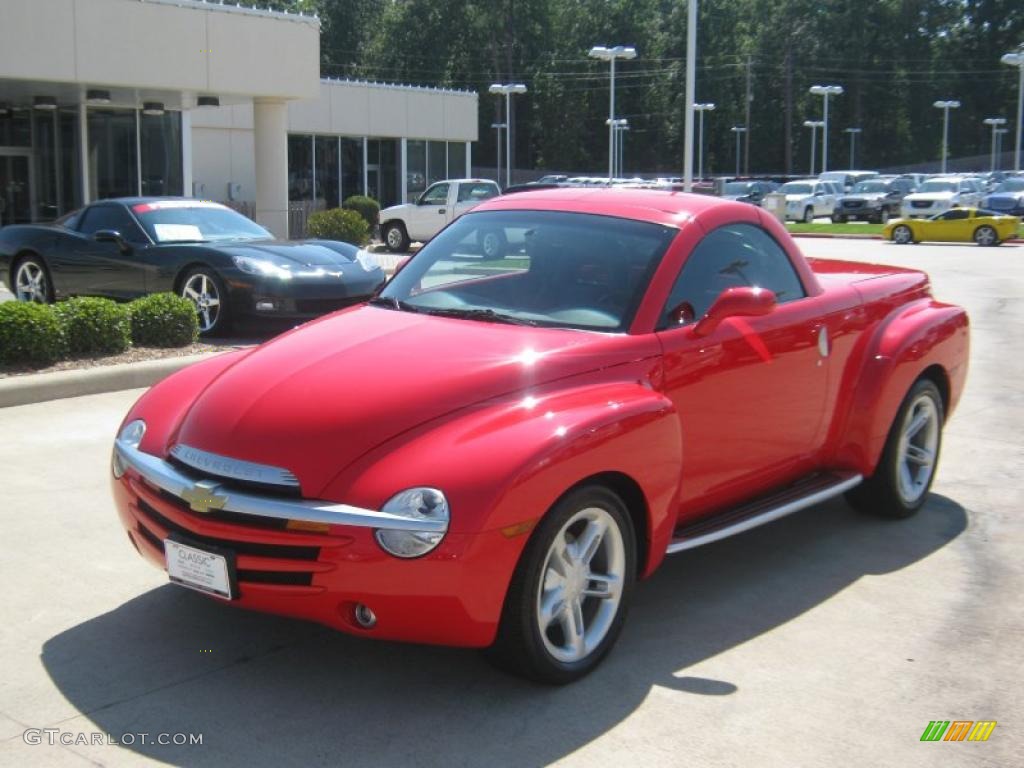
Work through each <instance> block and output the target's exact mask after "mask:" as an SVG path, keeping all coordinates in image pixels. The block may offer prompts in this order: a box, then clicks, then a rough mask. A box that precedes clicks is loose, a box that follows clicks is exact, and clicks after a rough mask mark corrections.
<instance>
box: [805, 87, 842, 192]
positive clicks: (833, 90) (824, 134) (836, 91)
mask: <svg viewBox="0 0 1024 768" xmlns="http://www.w3.org/2000/svg"><path fill="white" fill-rule="evenodd" d="M810 91H811V93H813V94H814V95H815V96H823V97H824V98H825V110H824V115H823V117H822V121H821V122H822V129H821V172H822V173H825V171H827V170H828V97H829V96H841V95H842V93H843V86H841V85H812V86H811V89H810Z"/></svg>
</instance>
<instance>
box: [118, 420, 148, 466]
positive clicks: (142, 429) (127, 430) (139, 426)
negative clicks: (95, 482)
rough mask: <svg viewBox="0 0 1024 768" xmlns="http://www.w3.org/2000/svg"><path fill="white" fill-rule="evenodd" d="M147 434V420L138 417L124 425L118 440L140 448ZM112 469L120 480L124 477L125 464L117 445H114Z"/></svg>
mask: <svg viewBox="0 0 1024 768" xmlns="http://www.w3.org/2000/svg"><path fill="white" fill-rule="evenodd" d="M144 434H146V422H144V421H143V420H142V419H136V420H135V421H130V422H128V423H127V424H125V425H124V427H123V428H122V429H121V431H120V432H119V433H118V435H117V441H118V442H119V443H124V444H125V445H127V446H129V447H131V448H138V447H139V443H141V442H142V436H143V435H144ZM110 468H111V471H112V472H113V473H114V477H115V478H117V479H118V480H120V479H121V478H122V477H124V472H125V469H126V467H125V465H124V462H122V461H121V456H120V455H119V454H118V452H117V445H116V444H115V445H114V456H113V458H112V459H111V462H110Z"/></svg>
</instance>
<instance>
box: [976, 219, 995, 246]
mask: <svg viewBox="0 0 1024 768" xmlns="http://www.w3.org/2000/svg"><path fill="white" fill-rule="evenodd" d="M974 242H976V243H977V244H978V245H982V246H990V245H999V235H998V234H996V231H995V229H993V228H992V227H990V226H988V224H983V225H982V226H980V227H978V228H977V229H976V230H974Z"/></svg>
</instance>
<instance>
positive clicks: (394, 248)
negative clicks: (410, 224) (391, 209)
mask: <svg viewBox="0 0 1024 768" xmlns="http://www.w3.org/2000/svg"><path fill="white" fill-rule="evenodd" d="M409 243H410V240H409V235H408V233H407V232H406V231H405V225H404V224H402V222H400V221H392V222H389V223H388V224H386V225H385V226H384V245H386V246H387V248H388V250H389V251H391V252H392V253H405V252H406V251H408V250H409Z"/></svg>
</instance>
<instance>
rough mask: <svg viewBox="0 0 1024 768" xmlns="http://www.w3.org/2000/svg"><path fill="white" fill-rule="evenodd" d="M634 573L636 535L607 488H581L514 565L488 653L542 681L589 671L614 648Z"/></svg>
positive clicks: (570, 678)
mask: <svg viewBox="0 0 1024 768" xmlns="http://www.w3.org/2000/svg"><path fill="white" fill-rule="evenodd" d="M635 573H636V538H635V534H634V531H633V526H632V524H631V522H630V519H629V514H628V512H627V510H626V506H625V504H623V502H622V500H621V499H620V498H619V497H618V496H617V495H616V494H615V493H613V492H612V491H610V490H609V489H607V488H605V487H603V486H597V485H591V486H584V487H582V488H579V489H577V490H575V491H572V492H571V493H569V494H567V495H566V496H565V497H564V498H563V499H561V500H560V501H559V502H558V503H557V504H555V506H554V507H553V508H552V509H551V511H550V512H549V513H548V514H547V515H546V516H545V517H544V519H543V520H541V522H540V524H539V525H538V526H537V528H536V530H535V531H534V533H533V536H532V537H531V538H530V541H529V543H528V544H527V545H526V549H525V550H524V552H523V555H522V557H521V559H520V562H519V565H518V566H517V567H516V572H515V575H514V576H513V579H512V584H511V586H510V587H509V592H508V595H507V597H506V599H505V608H504V610H503V612H502V618H501V626H500V627H499V629H498V637H497V640H496V641H495V644H494V645H493V646H492V647H491V648H490V649H488V656H489V657H490V659H491V660H492V661H493V662H494V663H495V664H497V665H498V666H499V667H502V668H504V669H506V670H507V671H509V672H513V673H514V674H519V675H522V676H525V677H528V678H531V679H533V680H537V681H539V682H542V683H549V684H559V685H560V684H564V683H570V682H572V681H574V680H577V679H579V678H581V677H583V676H584V675H586V674H587V673H588V672H590V671H591V670H593V669H594V668H595V667H596V666H597V665H598V664H599V663H600V662H601V660H602V659H603V658H604V656H605V655H606V654H607V653H608V651H609V650H610V649H611V647H612V645H614V643H615V641H616V639H617V638H618V635H619V632H620V631H621V629H622V625H623V623H624V621H625V617H626V608H627V605H628V602H629V598H630V594H631V593H632V589H633V581H634V575H635Z"/></svg>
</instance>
